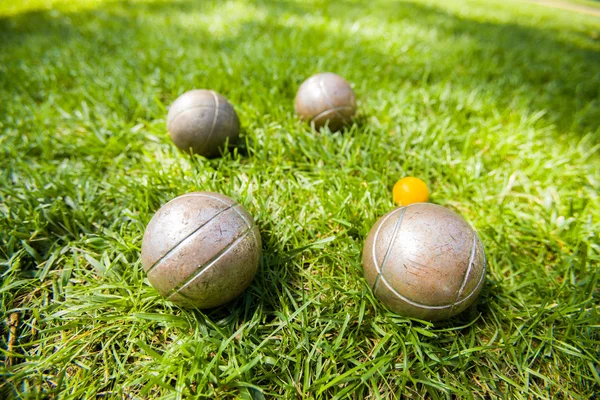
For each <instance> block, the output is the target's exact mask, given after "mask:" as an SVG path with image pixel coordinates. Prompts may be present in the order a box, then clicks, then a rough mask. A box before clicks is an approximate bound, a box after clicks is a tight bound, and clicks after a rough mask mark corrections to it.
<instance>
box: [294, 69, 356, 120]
mask: <svg viewBox="0 0 600 400" xmlns="http://www.w3.org/2000/svg"><path fill="white" fill-rule="evenodd" d="M294 108H295V110H296V114H298V115H299V116H300V118H301V119H303V120H305V121H308V122H309V123H311V122H312V123H314V125H315V128H316V129H319V128H321V127H323V126H325V125H328V126H329V129H330V130H331V131H337V130H340V129H342V128H343V127H344V125H347V124H348V123H350V121H351V120H352V117H353V116H354V113H355V112H356V96H355V95H354V92H353V91H352V88H351V87H350V84H349V83H348V82H346V80H344V78H342V77H341V76H339V75H336V74H333V73H331V72H326V73H322V74H317V75H313V76H311V77H310V78H308V79H307V80H305V81H304V82H303V83H302V85H300V88H299V89H298V93H297V94H296V100H295V101H294Z"/></svg>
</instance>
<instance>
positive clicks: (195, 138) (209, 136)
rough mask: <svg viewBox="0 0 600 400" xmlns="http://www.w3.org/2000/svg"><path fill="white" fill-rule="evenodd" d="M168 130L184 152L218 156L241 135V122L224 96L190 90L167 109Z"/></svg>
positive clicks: (205, 91)
mask: <svg viewBox="0 0 600 400" xmlns="http://www.w3.org/2000/svg"><path fill="white" fill-rule="evenodd" d="M167 130H168V131H169V135H170V136H171V139H172V140H173V143H175V145H176V146H177V147H178V148H179V149H180V150H182V151H183V152H186V153H188V152H190V151H192V152H193V153H194V154H199V155H201V156H204V157H217V156H218V155H219V154H220V152H221V151H222V150H223V147H224V145H225V143H226V141H227V139H229V143H230V144H233V143H235V142H236V141H237V139H238V137H239V134H240V121H239V119H238V116H237V114H236V112H235V110H234V108H233V106H232V105H231V104H230V103H229V102H228V101H227V99H226V98H225V97H223V96H221V95H220V94H218V93H216V92H214V91H212V90H204V89H198V90H190V91H189V92H186V93H184V94H182V95H181V96H179V97H178V98H177V99H176V100H175V101H174V102H173V104H172V105H171V108H169V114H168V115H167Z"/></svg>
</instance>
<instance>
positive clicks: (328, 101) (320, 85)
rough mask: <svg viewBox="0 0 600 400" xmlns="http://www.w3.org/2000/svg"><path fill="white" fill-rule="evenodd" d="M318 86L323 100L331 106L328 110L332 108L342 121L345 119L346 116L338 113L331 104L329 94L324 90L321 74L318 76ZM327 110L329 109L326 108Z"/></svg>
mask: <svg viewBox="0 0 600 400" xmlns="http://www.w3.org/2000/svg"><path fill="white" fill-rule="evenodd" d="M319 87H320V88H321V91H322V92H323V96H325V100H326V101H327V103H328V104H329V106H330V107H331V108H330V110H333V112H334V113H335V114H336V115H337V116H338V117H340V118H341V119H342V121H345V120H346V118H345V117H344V116H343V115H342V114H340V113H339V112H338V111H337V110H336V109H335V108H336V107H335V106H334V105H333V102H332V101H331V99H330V98H329V94H327V90H325V84H324V83H323V76H320V77H319ZM328 111H329V110H328Z"/></svg>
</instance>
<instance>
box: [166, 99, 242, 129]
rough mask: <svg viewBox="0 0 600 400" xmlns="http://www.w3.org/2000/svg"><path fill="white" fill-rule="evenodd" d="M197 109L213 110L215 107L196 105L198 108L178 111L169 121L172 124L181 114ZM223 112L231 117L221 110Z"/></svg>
mask: <svg viewBox="0 0 600 400" xmlns="http://www.w3.org/2000/svg"><path fill="white" fill-rule="evenodd" d="M197 108H208V109H211V110H214V108H215V106H207V105H205V104H201V105H198V106H193V107H188V108H186V109H184V110H181V111H179V112H178V113H177V114H175V115H173V117H172V118H171V121H172V122H171V123H174V122H175V120H176V119H177V117H179V116H180V115H181V114H183V113H185V112H187V111H190V110H195V109H197ZM223 112H224V113H225V114H227V115H229V116H230V117H231V113H229V112H228V111H226V110H223ZM167 129H168V128H167Z"/></svg>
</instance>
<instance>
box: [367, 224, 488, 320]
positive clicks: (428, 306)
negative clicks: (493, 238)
mask: <svg viewBox="0 0 600 400" xmlns="http://www.w3.org/2000/svg"><path fill="white" fill-rule="evenodd" d="M382 225H383V224H382ZM484 257H485V253H484ZM375 265H376V266H377V261H375ZM379 276H381V278H380V279H379V280H380V281H381V282H383V283H384V284H385V286H386V287H387V288H388V289H389V290H390V291H391V292H392V293H394V294H395V295H396V297H398V298H399V299H400V300H403V301H405V302H407V303H408V304H411V305H413V306H416V307H421V308H425V309H429V310H444V309H447V308H453V307H455V306H457V305H459V304H462V303H464V302H465V301H467V300H469V299H470V298H471V297H473V295H475V293H476V292H477V290H478V289H479V287H480V286H481V284H482V282H483V278H484V277H485V259H484V270H483V271H482V274H481V276H480V278H479V282H478V283H477V286H476V287H475V289H473V291H471V293H469V295H468V296H467V297H465V298H464V299H462V300H460V301H457V302H454V303H452V304H448V305H444V306H431V305H428V304H422V303H419V302H416V301H414V300H411V299H409V298H407V297H405V296H403V295H402V294H400V293H399V292H398V291H397V290H396V289H394V288H393V287H392V285H390V284H389V282H388V281H387V280H386V279H385V277H384V276H383V275H382V274H379ZM374 292H375V290H373V293H374Z"/></svg>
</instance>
